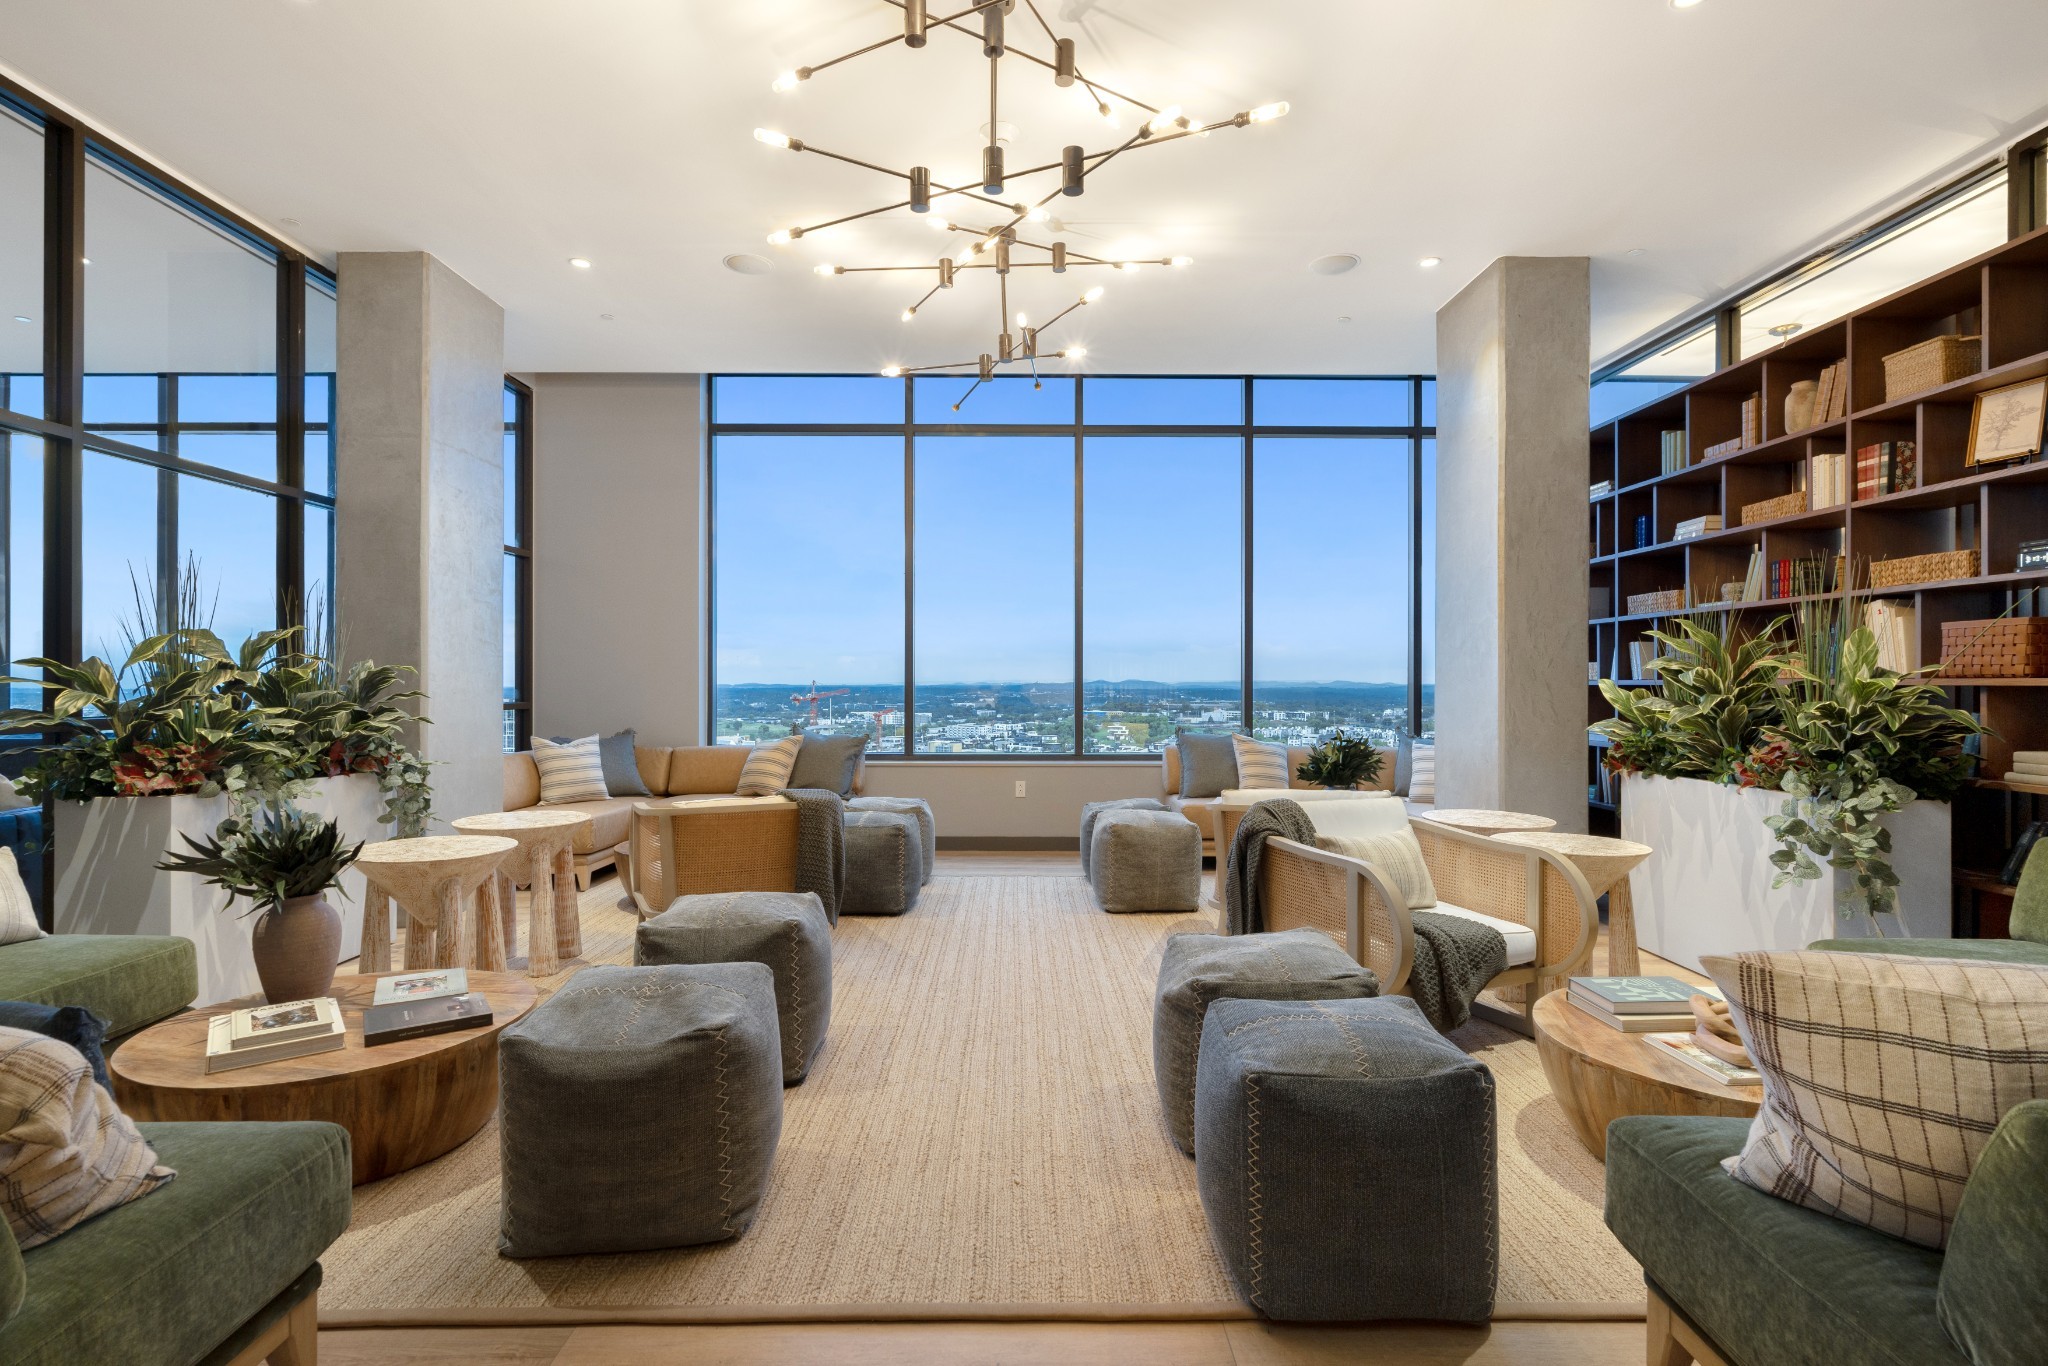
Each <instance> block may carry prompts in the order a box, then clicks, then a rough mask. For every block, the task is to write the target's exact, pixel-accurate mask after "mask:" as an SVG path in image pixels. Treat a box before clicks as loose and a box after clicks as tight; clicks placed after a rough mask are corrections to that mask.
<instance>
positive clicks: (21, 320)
mask: <svg viewBox="0 0 2048 1366" xmlns="http://www.w3.org/2000/svg"><path fill="white" fill-rule="evenodd" d="M14 320H15V321H16V322H18V323H27V322H34V321H35V319H33V318H24V317H22V316H21V315H20V314H19V313H17V314H15V315H14Z"/></svg>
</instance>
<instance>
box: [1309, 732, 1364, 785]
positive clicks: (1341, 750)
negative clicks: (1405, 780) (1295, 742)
mask: <svg viewBox="0 0 2048 1366" xmlns="http://www.w3.org/2000/svg"><path fill="white" fill-rule="evenodd" d="M1384 762H1385V760H1384V759H1383V758H1382V757H1381V755H1380V752H1379V750H1378V749H1377V748H1376V747H1375V746H1374V745H1373V742H1372V741H1370V740H1368V739H1366V738H1365V737H1364V736H1362V735H1351V734H1349V733H1347V732H1345V731H1343V730H1341V729H1340V730H1338V731H1337V732H1336V733H1335V734H1334V735H1331V736H1330V737H1328V738H1327V739H1325V740H1324V741H1323V742H1322V743H1321V744H1319V745H1317V746H1316V747H1315V748H1314V749H1312V750H1310V751H1309V752H1308V758H1306V759H1304V760H1303V761H1302V762H1301V765H1300V766H1299V767H1298V768H1296V769H1295V770H1294V775H1295V776H1296V777H1297V778H1300V779H1301V780H1302V781H1303V782H1305V783H1315V784H1316V785H1317V786H1319V787H1333V788H1339V789H1347V788H1353V787H1356V786H1358V785H1359V784H1360V783H1371V782H1376V781H1378V779H1379V776H1380V766H1381V765H1382V764H1383V763H1384Z"/></svg>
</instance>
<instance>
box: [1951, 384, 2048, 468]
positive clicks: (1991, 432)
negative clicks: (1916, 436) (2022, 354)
mask: <svg viewBox="0 0 2048 1366" xmlns="http://www.w3.org/2000/svg"><path fill="white" fill-rule="evenodd" d="M2044 411H2048V379H2030V380H2027V381H2026V382H2024V383H2021V384H2008V385H2007V386H2006V387H2005V388H2003V389H1993V390H1992V391H1991V392H1990V393H1987V394H1979V395H1977V402H1976V404H1975V406H1974V407H1972V408H1971V410H1970V449H1969V452H1968V454H1967V455H1966V456H1965V458H1964V463H1965V464H1969V465H1992V464H1996V463H1998V462H1999V461H2001V460H2018V459H2020V458H2021V457H2022V456H2028V455H2035V454H2038V453H2039V451H2040V449H2041V428H2042V414H2043V413H2044Z"/></svg>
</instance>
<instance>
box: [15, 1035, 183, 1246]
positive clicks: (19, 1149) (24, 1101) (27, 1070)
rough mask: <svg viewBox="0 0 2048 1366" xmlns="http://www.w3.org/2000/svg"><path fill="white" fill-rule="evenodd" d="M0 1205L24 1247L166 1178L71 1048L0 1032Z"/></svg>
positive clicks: (146, 1190)
mask: <svg viewBox="0 0 2048 1366" xmlns="http://www.w3.org/2000/svg"><path fill="white" fill-rule="evenodd" d="M0 1115H4V1116H5V1117H6V1118H5V1123H6V1126H7V1127H6V1128H5V1129H0V1207H4V1209H5V1211H6V1215H7V1227H8V1228H9V1229H11V1230H12V1231H13V1233H14V1239H15V1241H16V1242H18V1243H20V1244H21V1246H22V1248H23V1249H24V1250H26V1249H28V1248H32V1247H39V1246H41V1245H42V1244H44V1243H47V1242H49V1241H50V1240H51V1239H52V1238H55V1237H56V1236H57V1235H58V1234H60V1233H63V1232H65V1231H66V1230H68V1229H71V1228H75V1227H76V1226H77V1225H79V1224H82V1223H84V1222H85V1221H86V1220H88V1219H90V1218H92V1217H93V1216H94V1215H95V1214H104V1213H106V1212H107V1211H108V1210H110V1209H113V1208H114V1207H116V1206H117V1205H125V1204H127V1203H128V1202H129V1201H130V1200H134V1199H138V1198H140V1197H141V1196H144V1195H147V1194H149V1193H150V1192H151V1191H153V1190H155V1189H156V1188H157V1187H158V1186H161V1185H162V1184H163V1183H164V1182H166V1181H168V1180H170V1179H171V1177H172V1176H173V1175H174V1173H173V1172H172V1171H171V1169H170V1168H169V1167H165V1166H161V1165H159V1164H158V1162H157V1160H156V1152H155V1151H154V1150H153V1149H152V1148H151V1147H150V1146H149V1144H148V1143H147V1142H146V1141H145V1140H144V1139H143V1137H142V1131H141V1130H139V1129H137V1128H136V1127H135V1121H133V1120H131V1119H129V1118H128V1116H126V1115H124V1114H122V1113H121V1111H120V1109H119V1108H118V1107H116V1106H115V1104H114V1097H113V1095H112V1094H111V1093H110V1092H108V1091H107V1089H106V1088H105V1087H103V1086H100V1085H99V1084H98V1083H96V1082H95V1081H93V1079H92V1069H91V1067H89V1066H87V1064H86V1061H85V1058H84V1056H83V1055H81V1054H80V1053H79V1051H78V1050H77V1049H75V1048H73V1047H71V1045H69V1044H66V1043H59V1042H58V1041H57V1040H55V1039H49V1038H44V1037H43V1036H42V1035H41V1034H34V1033H30V1032H29V1031H28V1030H25V1029H0Z"/></svg>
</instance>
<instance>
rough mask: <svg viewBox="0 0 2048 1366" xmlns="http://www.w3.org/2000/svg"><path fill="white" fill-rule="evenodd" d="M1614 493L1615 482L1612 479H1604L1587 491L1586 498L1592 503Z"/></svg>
mask: <svg viewBox="0 0 2048 1366" xmlns="http://www.w3.org/2000/svg"><path fill="white" fill-rule="evenodd" d="M1612 492H1614V481H1613V480H1612V479H1602V480H1601V481H1600V482H1599V483H1597V484H1594V485H1593V486H1592V487H1591V488H1589V489H1587V490H1586V496H1587V499H1588V500H1589V501H1590V500H1592V499H1596V498H1605V497H1606V496H1607V495H1608V494H1610V493H1612Z"/></svg>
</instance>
